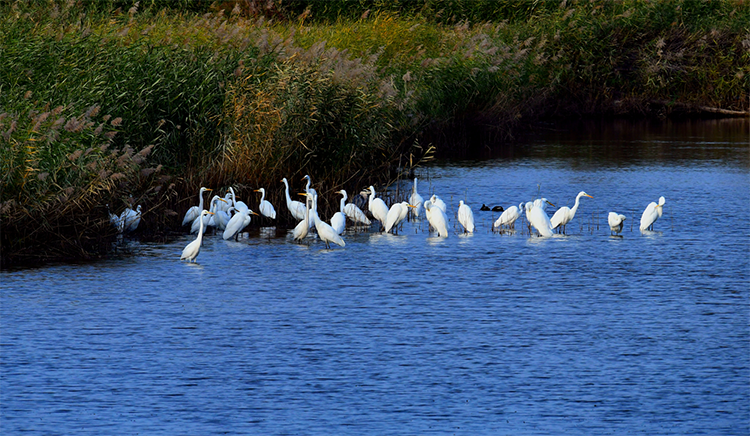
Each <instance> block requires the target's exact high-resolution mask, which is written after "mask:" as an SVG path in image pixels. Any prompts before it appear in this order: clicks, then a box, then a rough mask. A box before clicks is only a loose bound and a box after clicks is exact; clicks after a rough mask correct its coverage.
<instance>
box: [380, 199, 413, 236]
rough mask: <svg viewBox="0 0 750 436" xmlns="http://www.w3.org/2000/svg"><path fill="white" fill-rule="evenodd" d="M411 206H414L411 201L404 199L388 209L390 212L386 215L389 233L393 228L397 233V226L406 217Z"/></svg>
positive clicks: (386, 225) (386, 229)
mask: <svg viewBox="0 0 750 436" xmlns="http://www.w3.org/2000/svg"><path fill="white" fill-rule="evenodd" d="M409 208H412V209H413V208H414V206H412V205H411V204H409V202H407V201H402V202H401V203H395V204H394V205H393V206H391V208H390V209H389V210H388V214H387V215H386V217H385V232H386V233H388V232H390V231H391V230H393V233H394V234H395V233H396V228H397V227H398V225H399V224H401V222H402V221H403V220H404V219H406V214H408V213H409Z"/></svg>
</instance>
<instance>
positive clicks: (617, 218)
mask: <svg viewBox="0 0 750 436" xmlns="http://www.w3.org/2000/svg"><path fill="white" fill-rule="evenodd" d="M624 221H625V215H621V214H619V213H617V212H610V213H609V215H608V216H607V222H608V223H609V229H610V230H611V231H612V232H613V233H620V232H621V231H622V225H623V223H624Z"/></svg>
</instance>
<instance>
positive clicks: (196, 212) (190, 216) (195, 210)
mask: <svg viewBox="0 0 750 436" xmlns="http://www.w3.org/2000/svg"><path fill="white" fill-rule="evenodd" d="M206 191H212V189H211V188H201V190H200V193H199V194H198V206H193V207H191V208H190V209H188V210H187V212H185V218H183V219H182V225H183V226H186V225H188V224H192V223H193V221H195V219H196V218H198V217H199V216H200V214H201V211H202V210H203V193H204V192H206ZM232 193H233V194H234V191H232Z"/></svg>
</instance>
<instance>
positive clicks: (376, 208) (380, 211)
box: [368, 185, 388, 229]
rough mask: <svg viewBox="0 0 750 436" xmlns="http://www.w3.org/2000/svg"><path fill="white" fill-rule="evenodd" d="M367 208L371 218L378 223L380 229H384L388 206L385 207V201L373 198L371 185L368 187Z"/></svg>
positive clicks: (373, 192)
mask: <svg viewBox="0 0 750 436" xmlns="http://www.w3.org/2000/svg"><path fill="white" fill-rule="evenodd" d="M368 208H369V209H370V213H371V214H372V216H373V217H374V218H375V219H376V220H378V221H380V226H381V228H383V229H385V222H386V220H387V218H388V206H386V205H385V201H383V200H381V199H380V198H377V197H375V188H374V187H373V186H372V185H370V199H369V201H368Z"/></svg>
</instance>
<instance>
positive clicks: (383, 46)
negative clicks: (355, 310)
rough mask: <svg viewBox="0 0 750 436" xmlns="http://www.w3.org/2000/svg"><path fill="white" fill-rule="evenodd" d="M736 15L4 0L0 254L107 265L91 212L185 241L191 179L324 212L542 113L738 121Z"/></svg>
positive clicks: (492, 5) (102, 221)
mask: <svg viewBox="0 0 750 436" xmlns="http://www.w3.org/2000/svg"><path fill="white" fill-rule="evenodd" d="M747 23H750V6H748V5H747V3H746V2H743V1H740V0H736V1H701V2H698V1H680V0H672V1H665V2H640V1H635V0H632V1H631V0H622V1H614V2H604V3H601V2H593V3H592V2H588V1H565V0H564V1H555V2H526V1H516V2H494V1H484V0H475V1H463V0H456V1H452V2H437V1H431V0H424V1H417V2H413V1H395V2H380V1H365V0H360V1H357V2H352V1H346V0H331V1H327V2H309V1H298V0H293V1H288V2H276V3H274V2H268V1H263V2H260V1H250V0H243V1H225V2H214V3H209V2H188V1H179V0H178V1H174V0H151V1H149V2H131V1H121V0H110V1H102V2H82V3H81V2H73V1H49V2H45V3H36V2H8V3H4V4H3V5H2V6H0V57H1V58H2V59H3V62H2V63H0V158H1V159H2V162H0V165H2V170H3V172H2V177H3V184H2V195H1V198H0V259H2V260H1V262H2V264H4V265H7V264H12V263H14V262H17V261H20V260H32V261H33V260H34V259H35V258H38V259H51V258H55V257H60V256H63V257H67V258H69V257H70V256H69V255H70V254H71V253H72V254H73V255H74V256H76V257H84V258H85V257H93V256H98V255H101V254H102V253H105V252H106V251H107V250H108V249H109V247H110V246H111V243H112V241H114V240H115V236H116V235H115V232H113V229H112V228H109V227H108V226H107V205H109V208H110V209H112V212H114V213H119V211H120V210H122V209H123V208H124V207H126V206H128V205H131V204H132V205H135V204H140V203H143V206H144V208H145V211H146V212H145V213H144V220H143V224H142V225H143V230H141V236H147V235H151V236H157V235H163V234H165V233H169V232H171V231H180V229H179V221H180V219H181V216H182V213H183V212H184V210H186V209H187V207H188V206H190V205H192V204H193V203H194V201H195V198H194V197H195V194H196V193H197V190H198V188H199V187H200V186H209V187H212V188H214V189H216V190H217V191H223V190H224V189H226V188H228V187H229V186H233V187H234V188H235V190H236V191H237V192H238V194H239V195H240V196H241V197H242V198H243V199H246V200H249V204H251V205H252V204H254V203H256V202H257V200H258V199H259V197H258V196H257V195H256V194H255V193H253V192H252V189H255V188H258V187H264V188H266V190H267V191H268V193H269V199H270V200H271V201H272V202H273V203H274V204H277V205H279V208H283V201H282V198H283V191H282V189H281V186H282V185H281V183H280V179H281V178H282V177H287V178H288V179H289V181H290V182H291V183H292V184H293V187H292V189H293V190H294V189H296V188H298V187H299V186H300V184H301V182H300V180H299V179H301V177H302V176H303V175H305V174H309V175H311V176H312V178H313V181H314V183H315V186H316V189H318V190H319V191H320V192H321V194H322V198H321V200H322V202H323V204H322V205H321V212H323V213H327V212H329V211H330V210H331V209H332V208H335V207H337V206H336V205H337V204H338V198H337V196H336V195H335V194H334V192H335V191H336V190H338V189H341V188H344V189H347V191H349V192H350V193H352V192H359V190H360V189H362V188H364V187H365V186H367V185H370V184H375V185H378V184H386V183H388V182H389V181H391V180H394V179H395V178H397V177H399V176H400V175H401V174H404V172H405V171H406V172H408V170H409V169H410V168H413V167H414V166H416V165H419V164H420V163H421V162H424V160H425V159H429V158H430V157H432V156H434V155H437V156H449V155H460V154H462V153H468V152H470V151H471V147H472V146H474V145H475V144H477V143H479V142H480V141H478V140H477V135H479V136H480V137H481V139H482V140H483V142H484V143H486V142H488V141H489V142H492V141H495V142H498V141H502V140H506V139H509V138H512V136H513V134H514V132H515V131H517V129H520V128H525V127H527V126H529V125H532V124H533V123H534V122H535V121H537V120H539V119H542V118H545V117H556V116H562V115H568V116H569V115H571V114H573V115H587V116H590V115H637V116H643V115H645V116H668V115H670V114H674V113H683V114H689V113H706V112H710V111H711V110H712V109H718V111H719V112H722V111H723V113H722V115H727V114H738V115H742V114H746V113H747V111H748V106H749V105H750V101H749V98H748V89H750V27H749V25H748V24H747ZM711 113H714V114H715V113H716V112H715V111H714V112H711ZM103 114H107V115H103ZM110 114H111V115H110ZM279 224H280V225H285V224H290V222H289V217H287V216H286V215H284V214H281V218H280V220H279ZM53 241H54V242H53ZM65 253H67V254H65Z"/></svg>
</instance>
